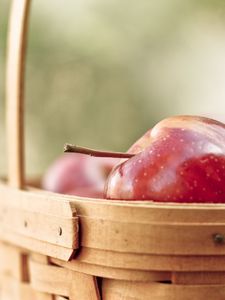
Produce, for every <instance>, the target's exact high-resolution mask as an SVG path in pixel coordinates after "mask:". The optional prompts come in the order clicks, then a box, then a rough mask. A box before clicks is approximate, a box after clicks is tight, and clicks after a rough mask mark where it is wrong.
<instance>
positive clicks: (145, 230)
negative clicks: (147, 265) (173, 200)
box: [80, 216, 225, 255]
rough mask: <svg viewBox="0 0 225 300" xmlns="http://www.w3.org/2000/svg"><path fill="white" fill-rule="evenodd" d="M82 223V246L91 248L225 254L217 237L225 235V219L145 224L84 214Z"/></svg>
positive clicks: (223, 247)
mask: <svg viewBox="0 0 225 300" xmlns="http://www.w3.org/2000/svg"><path fill="white" fill-rule="evenodd" d="M134 217H135V216H134ZM80 224H81V230H82V231H83V232H85V233H86V234H83V236H82V240H81V246H84V247H87V248H96V249H105V250H113V251H118V252H131V253H143V254H156V253H157V254H159V255H169V254H171V255H173V254H174V255H194V254H195V255H209V254H214V255H224V254H225V245H224V244H223V245H215V243H214V241H213V236H214V235H215V234H216V233H220V234H223V235H224V236H225V223H224V224H215V223H213V224H208V223H207V224H206V223H204V224H201V223H196V224H195V225H193V223H191V224H188V223H182V224H171V223H152V224H151V223H148V220H146V223H145V224H143V223H135V222H132V223H130V222H127V221H121V220H119V219H118V220H116V221H111V220H107V219H94V218H90V217H84V216H80ZM184 245H185V247H184Z"/></svg>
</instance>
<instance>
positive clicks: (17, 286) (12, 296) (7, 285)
mask: <svg viewBox="0 0 225 300" xmlns="http://www.w3.org/2000/svg"><path fill="white" fill-rule="evenodd" d="M0 281H1V291H0V296H1V300H31V299H32V300H37V299H36V295H35V291H34V290H33V289H32V287H31V285H30V284H29V283H28V282H21V281H19V280H17V279H16V278H13V277H11V276H10V275H8V274H4V275H1V276H0Z"/></svg>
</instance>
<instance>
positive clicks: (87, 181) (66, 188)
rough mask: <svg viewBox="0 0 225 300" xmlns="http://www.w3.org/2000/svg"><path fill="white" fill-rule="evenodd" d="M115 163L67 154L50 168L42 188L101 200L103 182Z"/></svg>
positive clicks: (109, 159) (108, 160)
mask: <svg viewBox="0 0 225 300" xmlns="http://www.w3.org/2000/svg"><path fill="white" fill-rule="evenodd" d="M116 162H117V160H115V159H113V158H93V157H89V156H86V155H83V154H76V153H68V154H67V155H63V156H62V157H60V158H58V159H57V160H56V161H55V162H54V163H53V164H52V165H51V166H50V168H49V169H48V170H47V172H46V174H45V175H44V177H43V180H42V187H43V189H45V190H48V191H51V192H55V193H62V194H70V195H77V196H82V197H92V198H102V197H103V191H104V185H105V180H106V178H107V176H108V174H109V172H110V171H111V169H112V167H113V166H114V165H115V163H116Z"/></svg>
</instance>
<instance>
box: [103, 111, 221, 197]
mask: <svg viewBox="0 0 225 300" xmlns="http://www.w3.org/2000/svg"><path fill="white" fill-rule="evenodd" d="M105 197H106V198H108V199H122V200H153V201H159V202H183V203H185V202H195V203H197V202H206V203H210V202H212V203H220V202H225V124H223V123H220V122H218V121H215V120H212V119H209V118H204V117H197V116H175V117H170V118H167V119H165V120H163V121H161V122H159V123H158V124H156V126H155V127H154V128H153V129H152V130H151V132H150V136H149V144H148V143H145V145H144V147H143V150H142V151H141V152H140V153H138V154H137V155H135V156H133V157H131V158H129V159H128V160H126V161H125V162H122V163H121V164H119V165H117V166H116V167H115V168H114V169H113V170H112V172H111V173H110V175H109V177H108V180H107V183H106V188H105Z"/></svg>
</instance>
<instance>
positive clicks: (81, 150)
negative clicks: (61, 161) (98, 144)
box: [64, 144, 135, 158]
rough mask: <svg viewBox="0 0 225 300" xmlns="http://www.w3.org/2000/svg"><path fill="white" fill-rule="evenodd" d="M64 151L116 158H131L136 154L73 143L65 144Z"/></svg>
mask: <svg viewBox="0 0 225 300" xmlns="http://www.w3.org/2000/svg"><path fill="white" fill-rule="evenodd" d="M64 152H74V153H81V154H86V155H90V156H95V157H115V158H131V157H133V156H134V155H135V154H131V153H123V152H110V151H99V150H94V149H90V148H86V147H80V146H77V145H72V144H65V145H64Z"/></svg>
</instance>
